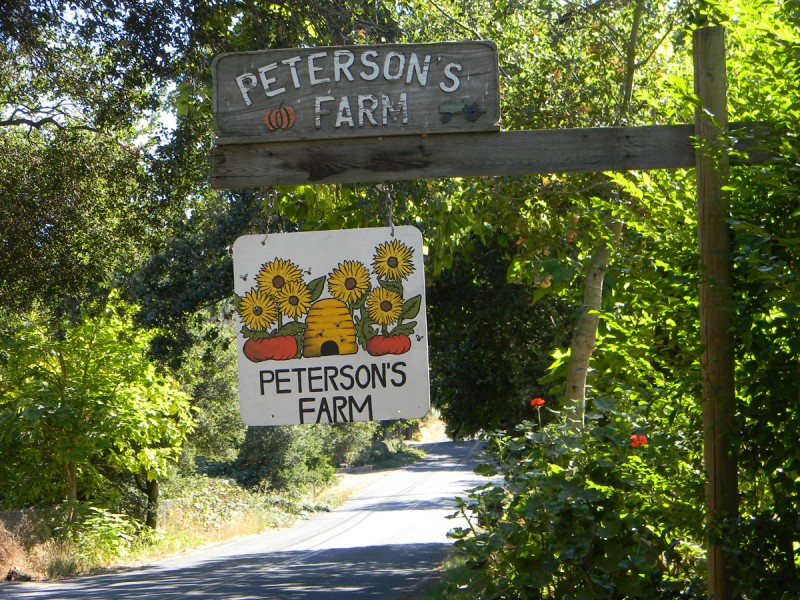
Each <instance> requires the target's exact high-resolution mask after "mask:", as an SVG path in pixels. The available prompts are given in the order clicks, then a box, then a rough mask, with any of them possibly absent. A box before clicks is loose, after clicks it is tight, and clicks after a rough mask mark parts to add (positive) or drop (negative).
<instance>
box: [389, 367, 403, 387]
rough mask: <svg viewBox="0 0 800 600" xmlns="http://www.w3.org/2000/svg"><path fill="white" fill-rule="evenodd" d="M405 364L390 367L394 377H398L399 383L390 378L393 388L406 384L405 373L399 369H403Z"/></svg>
mask: <svg viewBox="0 0 800 600" xmlns="http://www.w3.org/2000/svg"><path fill="white" fill-rule="evenodd" d="M405 366H406V363H404V362H402V361H401V362H396V363H394V364H393V365H392V373H394V374H395V375H399V377H400V381H399V382H398V381H397V380H396V379H395V378H394V377H392V385H393V386H394V387H402V386H404V385H405V384H406V372H405V371H404V370H403V369H401V367H405Z"/></svg>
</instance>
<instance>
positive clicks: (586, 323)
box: [564, 221, 622, 427]
mask: <svg viewBox="0 0 800 600" xmlns="http://www.w3.org/2000/svg"><path fill="white" fill-rule="evenodd" d="M611 229H612V233H613V234H614V235H613V239H614V240H615V241H617V240H618V239H619V237H620V235H621V234H622V222H621V221H616V222H614V224H613V225H612V226H611ZM610 256H611V248H610V246H609V244H607V243H603V245H602V246H600V247H599V248H597V250H596V251H595V252H594V253H593V254H592V260H591V261H590V263H589V268H588V270H587V271H586V282H585V283H584V292H583V308H582V310H581V314H580V316H579V317H578V322H577V323H576V325H575V331H574V332H573V334H572V343H571V344H570V353H569V370H568V372H567V398H566V402H565V404H564V412H565V414H566V417H567V421H568V422H569V423H571V424H573V425H577V426H578V427H583V424H584V414H585V412H586V378H587V376H588V375H589V359H590V358H591V357H592V353H593V352H594V349H595V346H596V344H597V326H598V325H599V323H600V314H599V313H600V309H601V308H602V304H603V280H604V279H605V275H606V270H607V269H608V263H609V260H610Z"/></svg>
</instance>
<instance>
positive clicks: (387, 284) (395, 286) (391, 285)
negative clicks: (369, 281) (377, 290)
mask: <svg viewBox="0 0 800 600" xmlns="http://www.w3.org/2000/svg"><path fill="white" fill-rule="evenodd" d="M378 284H379V285H380V286H381V287H382V288H383V289H385V290H389V291H390V292H395V293H397V294H400V296H402V295H403V284H402V283H401V282H399V281H392V280H391V279H378Z"/></svg>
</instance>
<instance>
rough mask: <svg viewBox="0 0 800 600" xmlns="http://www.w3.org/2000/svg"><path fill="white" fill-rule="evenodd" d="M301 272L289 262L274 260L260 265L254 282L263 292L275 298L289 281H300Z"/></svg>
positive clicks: (280, 259) (279, 259)
mask: <svg viewBox="0 0 800 600" xmlns="http://www.w3.org/2000/svg"><path fill="white" fill-rule="evenodd" d="M302 276H303V272H302V271H301V270H300V267H298V266H297V265H296V264H294V263H293V262H292V261H290V260H284V259H282V258H276V259H275V260H273V261H270V262H268V263H264V264H263V265H261V270H260V271H259V272H258V275H256V282H258V287H260V288H261V289H262V290H263V291H264V292H266V293H267V294H269V295H270V296H273V297H274V296H275V295H276V294H277V293H278V292H279V291H280V290H281V288H282V287H283V286H285V285H286V284H287V283H289V282H290V281H300V279H301V278H302Z"/></svg>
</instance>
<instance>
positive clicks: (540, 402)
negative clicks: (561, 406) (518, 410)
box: [531, 398, 544, 408]
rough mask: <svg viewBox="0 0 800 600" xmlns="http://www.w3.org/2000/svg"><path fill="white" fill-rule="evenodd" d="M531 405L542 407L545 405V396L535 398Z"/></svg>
mask: <svg viewBox="0 0 800 600" xmlns="http://www.w3.org/2000/svg"><path fill="white" fill-rule="evenodd" d="M531 406H533V407H534V408H541V407H542V406H544V398H534V399H533V400H531Z"/></svg>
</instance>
